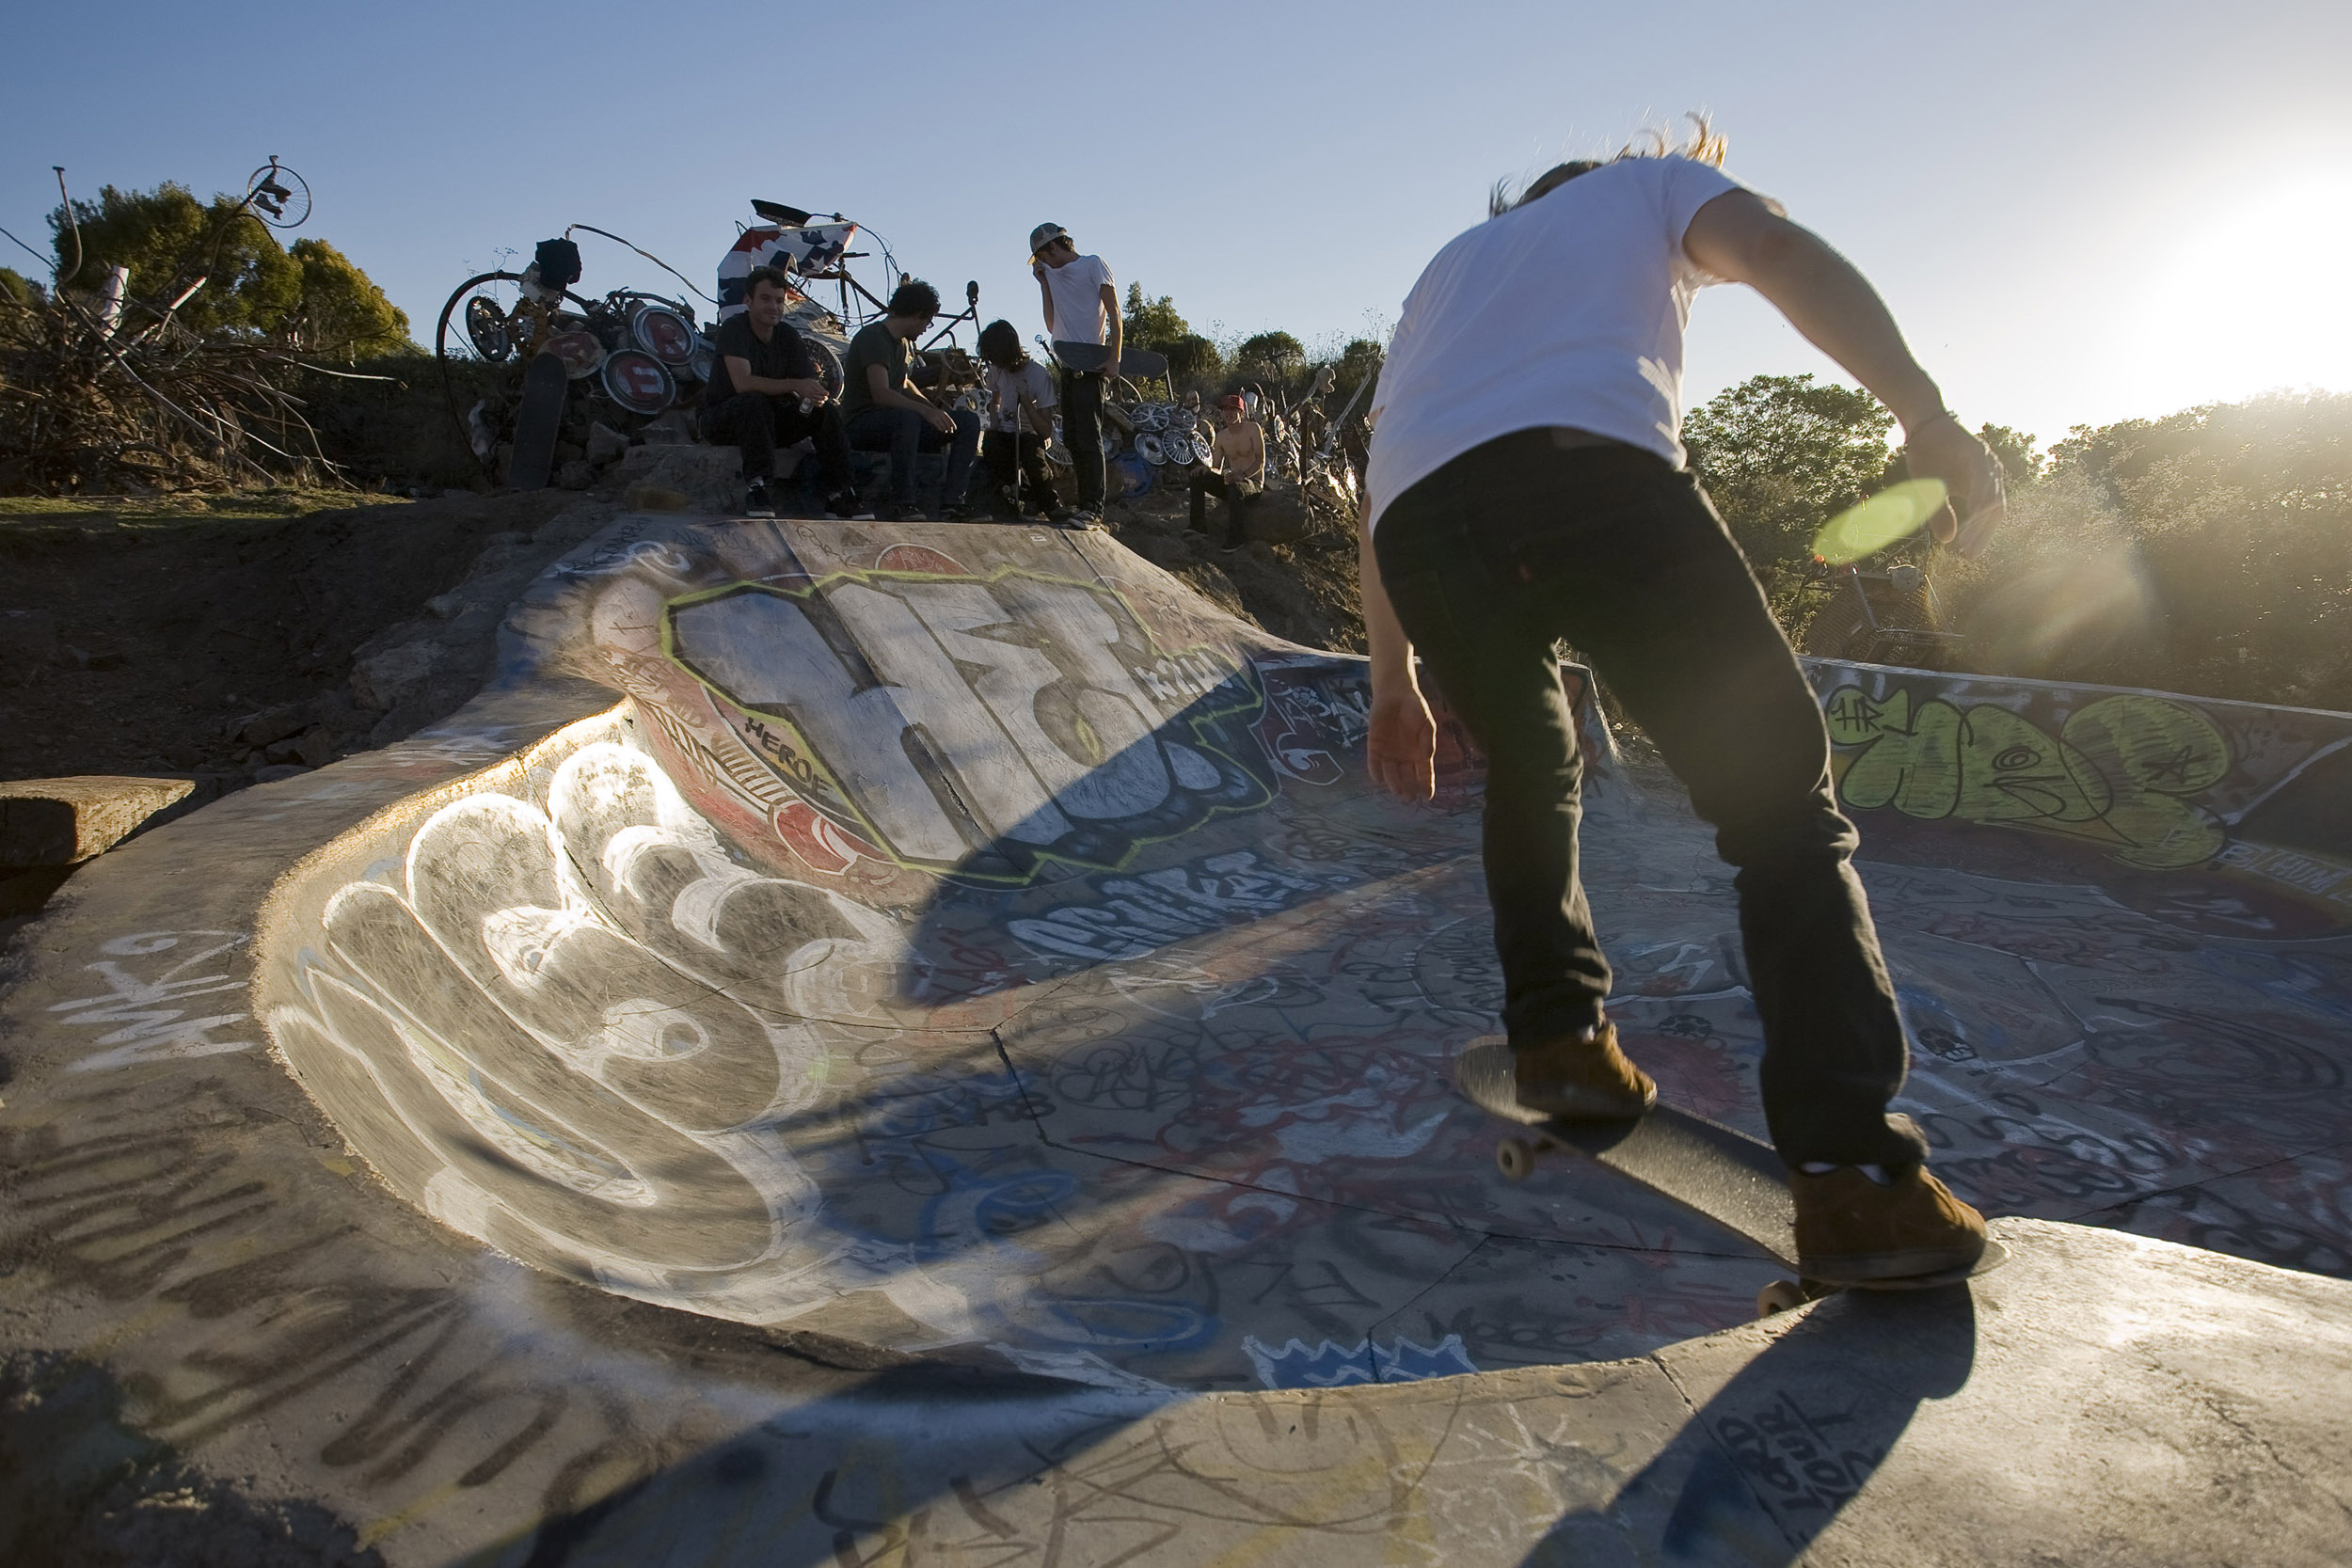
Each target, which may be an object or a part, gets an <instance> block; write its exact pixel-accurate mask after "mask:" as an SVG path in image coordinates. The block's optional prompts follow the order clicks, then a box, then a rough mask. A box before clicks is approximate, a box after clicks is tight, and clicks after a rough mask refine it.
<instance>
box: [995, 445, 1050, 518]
mask: <svg viewBox="0 0 2352 1568" xmlns="http://www.w3.org/2000/svg"><path fill="white" fill-rule="evenodd" d="M980 457H981V460H982V461H984V462H985V463H987V465H988V477H989V483H990V486H991V487H992V488H993V489H994V490H995V492H996V493H997V494H998V495H999V496H1002V497H1003V498H1004V500H1005V504H1006V505H1008V506H1010V507H1012V508H1013V509H1014V510H1016V511H1018V510H1019V508H1020V505H1021V502H1022V499H1023V497H1024V495H1025V496H1026V497H1027V501H1028V504H1029V505H1030V506H1032V507H1034V508H1036V509H1037V510H1038V511H1040V512H1050V511H1052V510H1053V509H1054V508H1055V507H1056V506H1057V505H1058V504H1060V502H1059V499H1058V498H1057V497H1056V496H1055V494H1054V482H1053V481H1052V480H1051V479H1049V478H1047V477H1046V473H1045V437H1044V436H1037V435H1032V434H1031V433H1029V432H1027V431H1021V430H992V431H990V432H989V433H988V436H987V437H986V439H985V440H983V441H982V442H981V443H980ZM1024 482H1026V483H1024Z"/></svg>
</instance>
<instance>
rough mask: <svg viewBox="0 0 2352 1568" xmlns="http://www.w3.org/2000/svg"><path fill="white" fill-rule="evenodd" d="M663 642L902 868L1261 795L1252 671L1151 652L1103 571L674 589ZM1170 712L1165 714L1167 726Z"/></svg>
mask: <svg viewBox="0 0 2352 1568" xmlns="http://www.w3.org/2000/svg"><path fill="white" fill-rule="evenodd" d="M663 645H664V648H665V649H666V651H667V652H668V653H669V655H670V657H672V658H674V659H675V660H676V662H677V663H678V664H679V665H680V666H681V667H682V668H684V669H685V670H687V671H689V672H690V673H692V674H693V676H694V677H695V678H696V679H697V680H699V681H700V682H702V683H703V686H704V688H705V689H707V691H709V692H710V693H711V695H712V696H713V697H714V698H715V699H717V700H718V701H720V702H721V703H722V704H723V705H727V706H731V707H732V708H734V709H735V710H736V711H737V712H738V713H740V714H742V715H744V716H745V720H744V722H746V723H747V724H755V725H757V726H758V731H759V733H760V734H761V735H763V736H765V737H766V738H767V740H768V741H769V742H772V744H763V745H762V747H761V750H760V755H761V756H762V758H763V759H775V758H779V757H783V756H791V757H794V758H796V759H797V758H800V757H805V758H807V759H808V765H809V767H810V768H812V769H813V770H814V773H815V775H816V777H814V778H811V779H801V778H796V777H792V776H790V775H789V774H787V773H786V772H784V771H783V770H781V769H780V771H779V776H780V777H781V778H782V779H783V781H784V782H785V783H787V784H788V785H789V786H790V787H791V788H792V789H793V791H794V792H795V793H796V794H798V795H799V796H801V798H802V799H803V800H806V801H807V802H808V803H809V805H811V806H812V807H814V808H815V809H816V810H818V811H819V812H823V813H825V814H827V815H828V816H832V817H833V818H834V821H835V822H836V823H837V824H838V825H839V826H840V827H841V828H842V829H843V830H845V831H847V832H851V833H854V834H855V835H857V837H858V838H859V839H860V840H862V841H864V842H866V843H869V844H874V845H878V846H881V847H882V848H883V850H884V852H886V853H887V854H888V855H889V856H890V857H891V858H892V859H893V860H895V861H897V862H898V863H900V864H902V865H908V866H913V867H915V868H918V869H922V870H928V871H933V872H941V873H952V874H954V875H957V876H959V877H961V878H967V879H974V880H978V881H982V882H992V883H998V884H1003V883H1015V884H1017V883H1022V882H1026V881H1029V880H1031V879H1034V878H1035V877H1037V876H1038V875H1039V874H1040V873H1041V871H1042V870H1043V869H1044V868H1045V867H1046V866H1047V865H1048V864H1050V863H1056V862H1058V863H1064V864H1073V865H1083V866H1090V867H1100V868H1117V867H1119V866H1120V865H1122V864H1124V863H1125V862H1126V860H1127V858H1128V857H1129V856H1130V855H1132V854H1133V853H1134V851H1135V849H1136V847H1137V846H1139V845H1142V844H1146V843H1150V842H1153V841H1156V840H1160V839H1167V838H1172V837H1175V836H1176V835H1178V834H1181V833H1184V832H1189V831H1191V830H1192V829H1193V828H1196V827H1198V826H1200V824H1201V823H1202V822H1204V821H1206V820H1208V819H1209V818H1210V817H1211V816H1216V815H1218V814H1219V813H1224V812H1233V811H1247V810H1252V809H1255V808H1256V807H1259V806H1262V805H1264V804H1265V803H1266V802H1267V801H1268V800H1271V799H1272V798H1273V791H1272V787H1271V778H1270V769H1268V768H1267V767H1266V765H1265V762H1264V759H1263V756H1262V755H1261V754H1260V753H1259V749H1258V747H1257V745H1256V743H1255V742H1254V741H1253V740H1252V739H1251V737H1250V735H1249V731H1248V725H1249V723H1250V721H1252V720H1253V719H1254V718H1255V717H1256V716H1257V714H1258V713H1259V711H1260V710H1261V709H1263V706H1264V703H1265V697H1264V693H1263V689H1262V687H1261V685H1260V683H1259V681H1258V678H1257V676H1256V674H1255V673H1254V672H1253V671H1252V670H1251V669H1250V668H1249V667H1248V665H1247V664H1246V663H1242V662H1240V661H1237V660H1235V659H1234V658H1233V657H1232V656H1231V655H1230V654H1227V653H1224V652H1221V651H1219V650H1216V649H1213V648H1208V647H1198V648H1187V649H1182V650H1176V651H1168V650H1163V649H1162V648H1160V647H1159V646H1158V645H1157V644H1156V643H1155V642H1154V641H1152V637H1151V635H1150V634H1149V633H1148V632H1147V631H1146V630H1145V629H1144V627H1143V626H1142V625H1141V624H1140V623H1139V622H1138V621H1137V620H1136V616H1135V614H1134V612H1133V611H1132V610H1130V609H1129V608H1128V606H1127V605H1126V603H1125V601H1123V600H1122V599H1121V598H1120V597H1119V595H1117V594H1114V593H1112V592H1110V591H1108V590H1106V589H1104V587H1103V586H1102V585H1101V584H1099V583H1092V582H1084V581H1079V580H1076V579H1073V578H1056V577H1050V576H1046V575H1044V574H1041V573H1035V572H1029V571H1025V570H1020V569H1017V568H1010V567H1008V568H1001V569H999V570H998V571H996V572H994V573H993V574H992V575H989V576H987V577H977V576H967V575H960V574H951V573H945V572H891V571H872V572H843V573H836V574H834V575H832V576H829V577H826V578H821V579H819V580H818V581H815V582H811V583H807V584H805V585H802V586H795V587H790V588H775V587H770V586H767V585H763V584H753V583H733V584H729V585H727V586H725V587H723V588H718V589H713V590H708V591H706V592H703V593H699V594H687V595H685V596H682V597H680V598H677V599H675V600H673V601H672V602H671V603H670V605H669V607H668V610H667V614H666V616H665V618H664V626H663ZM1171 721H1173V722H1171Z"/></svg>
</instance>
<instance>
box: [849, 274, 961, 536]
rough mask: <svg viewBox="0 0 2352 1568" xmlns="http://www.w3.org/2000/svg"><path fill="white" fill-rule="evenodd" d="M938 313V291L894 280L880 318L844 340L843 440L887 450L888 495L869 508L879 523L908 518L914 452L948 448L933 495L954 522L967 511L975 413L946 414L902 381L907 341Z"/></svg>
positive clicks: (862, 447) (859, 448) (855, 445)
mask: <svg viewBox="0 0 2352 1568" xmlns="http://www.w3.org/2000/svg"><path fill="white" fill-rule="evenodd" d="M938 314H939V291H938V290H936V289H934V288H932V287H931V286H930V284H929V283H926V282H923V281H922V280H921V279H920V278H915V279H911V280H909V281H907V282H905V283H901V284H899V285H898V293H894V294H892V295H891V296H890V304H889V306H888V307H887V308H886V310H885V313H884V314H883V316H882V320H880V321H878V322H871V323H868V324H867V325H866V326H865V327H864V328H863V329H862V330H861V331H860V332H859V333H858V335H857V336H856V337H854V338H852V339H850V363H849V371H848V384H847V385H846V386H845V387H844V388H842V393H841V404H842V407H843V409H844V410H845V411H846V412H847V414H848V415H849V424H850V446H851V447H853V448H855V449H856V450H857V451H886V452H888V453H889V454H890V499H888V500H887V501H885V502H884V503H883V504H882V505H881V506H878V507H876V508H875V509H874V515H875V516H877V517H879V518H881V519H882V521H884V522H897V521H898V519H899V518H901V517H906V516H911V515H914V510H915V507H914V456H915V453H916V452H918V451H939V450H940V449H941V448H943V447H945V448H946V449H947V481H946V484H945V485H943V486H942V487H941V490H940V496H939V511H940V515H941V516H942V517H943V518H945V519H946V521H948V522H951V523H960V522H962V521H964V520H965V519H966V518H968V517H969V516H970V515H971V513H970V511H969V509H967V508H966V507H965V505H964V502H963V493H964V491H965V489H966V488H968V487H969V486H970V484H971V483H972V458H973V455H974V454H975V453H976V452H977V451H978V450H979V445H980V417H979V416H978V415H977V414H975V413H973V412H972V411H971V410H970V409H968V408H959V409H956V410H955V411H954V412H952V413H950V412H949V411H948V410H946V409H945V408H941V407H939V406H938V405H937V404H933V403H932V402H931V401H930V399H929V398H927V397H925V396H924V395H923V394H922V393H921V392H919V391H917V390H915V388H914V383H913V382H912V381H910V380H908V379H907V363H908V360H909V358H910V355H909V353H908V349H907V344H908V343H909V342H910V341H913V340H914V339H915V338H917V337H919V336H921V335H922V332H923V329H924V328H925V327H927V326H929V325H931V319H932V318H933V317H935V316H937V315H938Z"/></svg>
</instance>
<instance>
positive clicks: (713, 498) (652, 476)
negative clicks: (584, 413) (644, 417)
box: [605, 446, 743, 515]
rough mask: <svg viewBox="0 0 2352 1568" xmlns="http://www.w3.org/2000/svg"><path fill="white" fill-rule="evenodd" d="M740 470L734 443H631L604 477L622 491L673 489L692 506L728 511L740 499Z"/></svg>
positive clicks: (741, 501)
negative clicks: (655, 445) (719, 444)
mask: <svg viewBox="0 0 2352 1568" xmlns="http://www.w3.org/2000/svg"><path fill="white" fill-rule="evenodd" d="M742 471H743V464H742V457H741V454H740V453H739V452H738V451H736V450H735V449H734V448H733V447H669V446H662V447H631V448H629V449H628V453H627V455H625V456H624V457H622V459H621V460H620V461H619V462H618V463H616V464H614V465H613V466H612V469H611V470H610V471H609V472H608V473H607V474H606V475H605V479H606V482H607V483H611V484H612V485H614V486H615V487H616V488H617V489H620V490H622V491H628V490H629V489H631V488H636V487H649V488H653V489H660V490H675V491H678V492H680V493H682V494H683V495H685V496H686V498H687V503H688V506H689V507H691V508H692V509H693V510H696V511H701V512H715V513H720V514H724V515H731V514H733V513H734V512H735V511H736V510H737V509H738V508H739V507H740V506H741V505H742V503H743V481H742Z"/></svg>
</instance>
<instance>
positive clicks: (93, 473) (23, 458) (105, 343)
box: [0, 158, 386, 494]
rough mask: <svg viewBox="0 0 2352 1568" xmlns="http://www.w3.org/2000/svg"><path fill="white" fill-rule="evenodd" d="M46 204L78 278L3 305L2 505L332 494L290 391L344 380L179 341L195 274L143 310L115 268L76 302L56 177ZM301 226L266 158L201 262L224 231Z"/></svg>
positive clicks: (281, 359) (9, 296)
mask: <svg viewBox="0 0 2352 1568" xmlns="http://www.w3.org/2000/svg"><path fill="white" fill-rule="evenodd" d="M58 194H59V196H60V197H61V198H65V200H64V204H63V206H62V207H61V209H60V211H61V213H62V214H64V216H63V219H62V222H63V224H64V226H65V227H64V230H63V233H64V235H65V236H66V237H70V238H71V240H72V244H73V246H74V251H75V256H74V261H75V265H74V266H72V268H65V269H61V276H60V277H58V279H57V286H56V289H54V290H53V291H46V292H43V291H34V292H32V293H30V294H29V296H22V297H21V296H19V295H17V294H14V293H9V292H8V291H6V290H0V494H62V493H68V492H76V491H78V492H83V493H89V492H96V491H125V490H142V489H156V490H177V489H226V488H229V487H230V486H233V485H239V484H253V483H262V484H285V483H294V484H309V483H322V482H328V483H333V482H340V481H342V472H341V470H339V469H338V468H337V467H336V466H335V465H334V464H333V463H331V462H329V461H328V460H327V459H326V455H325V454H324V453H323V452H322V451H320V448H319V442H318V435H317V432H316V431H314V430H313V429H312V428H311V426H310V420H308V419H306V418H305V417H304V414H303V408H304V399H303V397H302V396H301V395H300V393H299V392H298V391H297V390H296V389H295V388H297V387H299V386H301V385H302V384H303V383H304V382H305V381H306V380H307V379H308V378H309V377H311V376H349V375H350V374H351V372H342V371H335V370H331V369H329V368H327V367H326V366H324V365H319V364H315V363H312V362H310V360H309V359H308V358H306V357H305V356H301V355H298V354H297V353H295V352H294V348H293V347H292V346H291V345H290V344H288V343H285V342H281V341H275V340H273V339H272V338H270V337H267V336H264V335H262V334H258V333H255V332H253V331H251V330H248V329H241V328H234V327H223V328H218V329H215V330H211V331H205V332H198V331H194V330H191V329H190V328H189V327H188V325H186V324H185V323H184V322H183V320H182V319H181V314H180V313H181V309H182V307H183V306H185V305H186V304H187V303H188V301H189V300H190V299H191V298H193V297H194V296H195V295H196V294H197V293H198V292H199V290H201V289H202V288H203V287H204V285H205V283H206V281H207V277H206V273H205V270H203V268H202V264H201V263H199V264H198V266H197V267H195V268H192V269H190V270H188V271H186V272H183V274H182V275H181V276H179V277H176V278H175V279H174V280H173V282H172V284H171V286H170V288H169V290H168V292H167V293H166V294H164V295H162V296H160V297H155V298H142V297H140V296H138V295H136V294H134V293H131V292H130V287H129V277H130V274H129V269H128V268H125V267H114V268H110V269H108V270H107V272H106V274H105V276H104V277H103V279H100V280H98V281H97V287H96V292H95V293H91V292H87V291H85V290H82V289H77V288H74V287H73V286H72V285H73V284H74V283H75V282H76V279H77V277H78V275H79V274H80V273H81V272H82V271H83V270H84V269H83V267H82V265H81V264H80V263H81V258H80V255H79V250H80V238H79V230H78V227H77V226H75V223H74V218H73V213H74V208H73V203H72V199H71V198H70V197H67V196H66V192H65V182H64V177H63V172H62V171H60V172H59V178H58ZM309 215H310V189H309V187H308V186H307V185H305V184H304V183H303V182H302V179H301V177H300V176H299V175H297V174H295V173H294V170H292V169H290V168H287V167H286V166H283V165H281V164H279V163H278V161H277V160H276V159H275V158H273V159H271V160H270V161H269V163H268V164H266V165H264V166H262V167H261V168H258V169H256V170H254V172H253V174H252V176H251V178H250V179H249V180H248V181H247V182H246V194H245V198H244V199H243V201H241V202H237V203H233V204H229V205H227V206H225V207H224V209H223V210H222V212H221V214H220V216H219V217H218V218H217V219H216V220H215V229H214V231H213V233H212V235H211V236H210V237H209V239H208V243H207V246H206V249H207V250H208V252H210V253H211V254H213V255H215V256H217V254H218V252H219V249H220V242H221V240H222V239H223V238H224V236H225V235H226V233H227V231H228V230H229V229H230V227H231V226H233V225H235V224H238V223H244V222H252V223H260V224H262V225H265V226H266V227H268V228H271V229H280V230H282V229H293V228H295V227H297V226H298V225H300V224H301V222H302V221H303V220H304V219H305V218H306V217H308V216H309ZM10 237H11V238H13V236H10ZM18 243H19V244H20V245H21V244H22V243H23V242H21V241H19V242H18ZM26 248H27V249H28V250H29V249H30V247H29V246H27V247H26ZM32 254H33V255H34V256H35V257H36V258H37V259H45V258H40V253H39V252H37V251H35V252H32ZM353 378H354V379H360V380H369V381H382V380H384V379H386V378H384V377H381V376H363V377H353Z"/></svg>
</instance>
